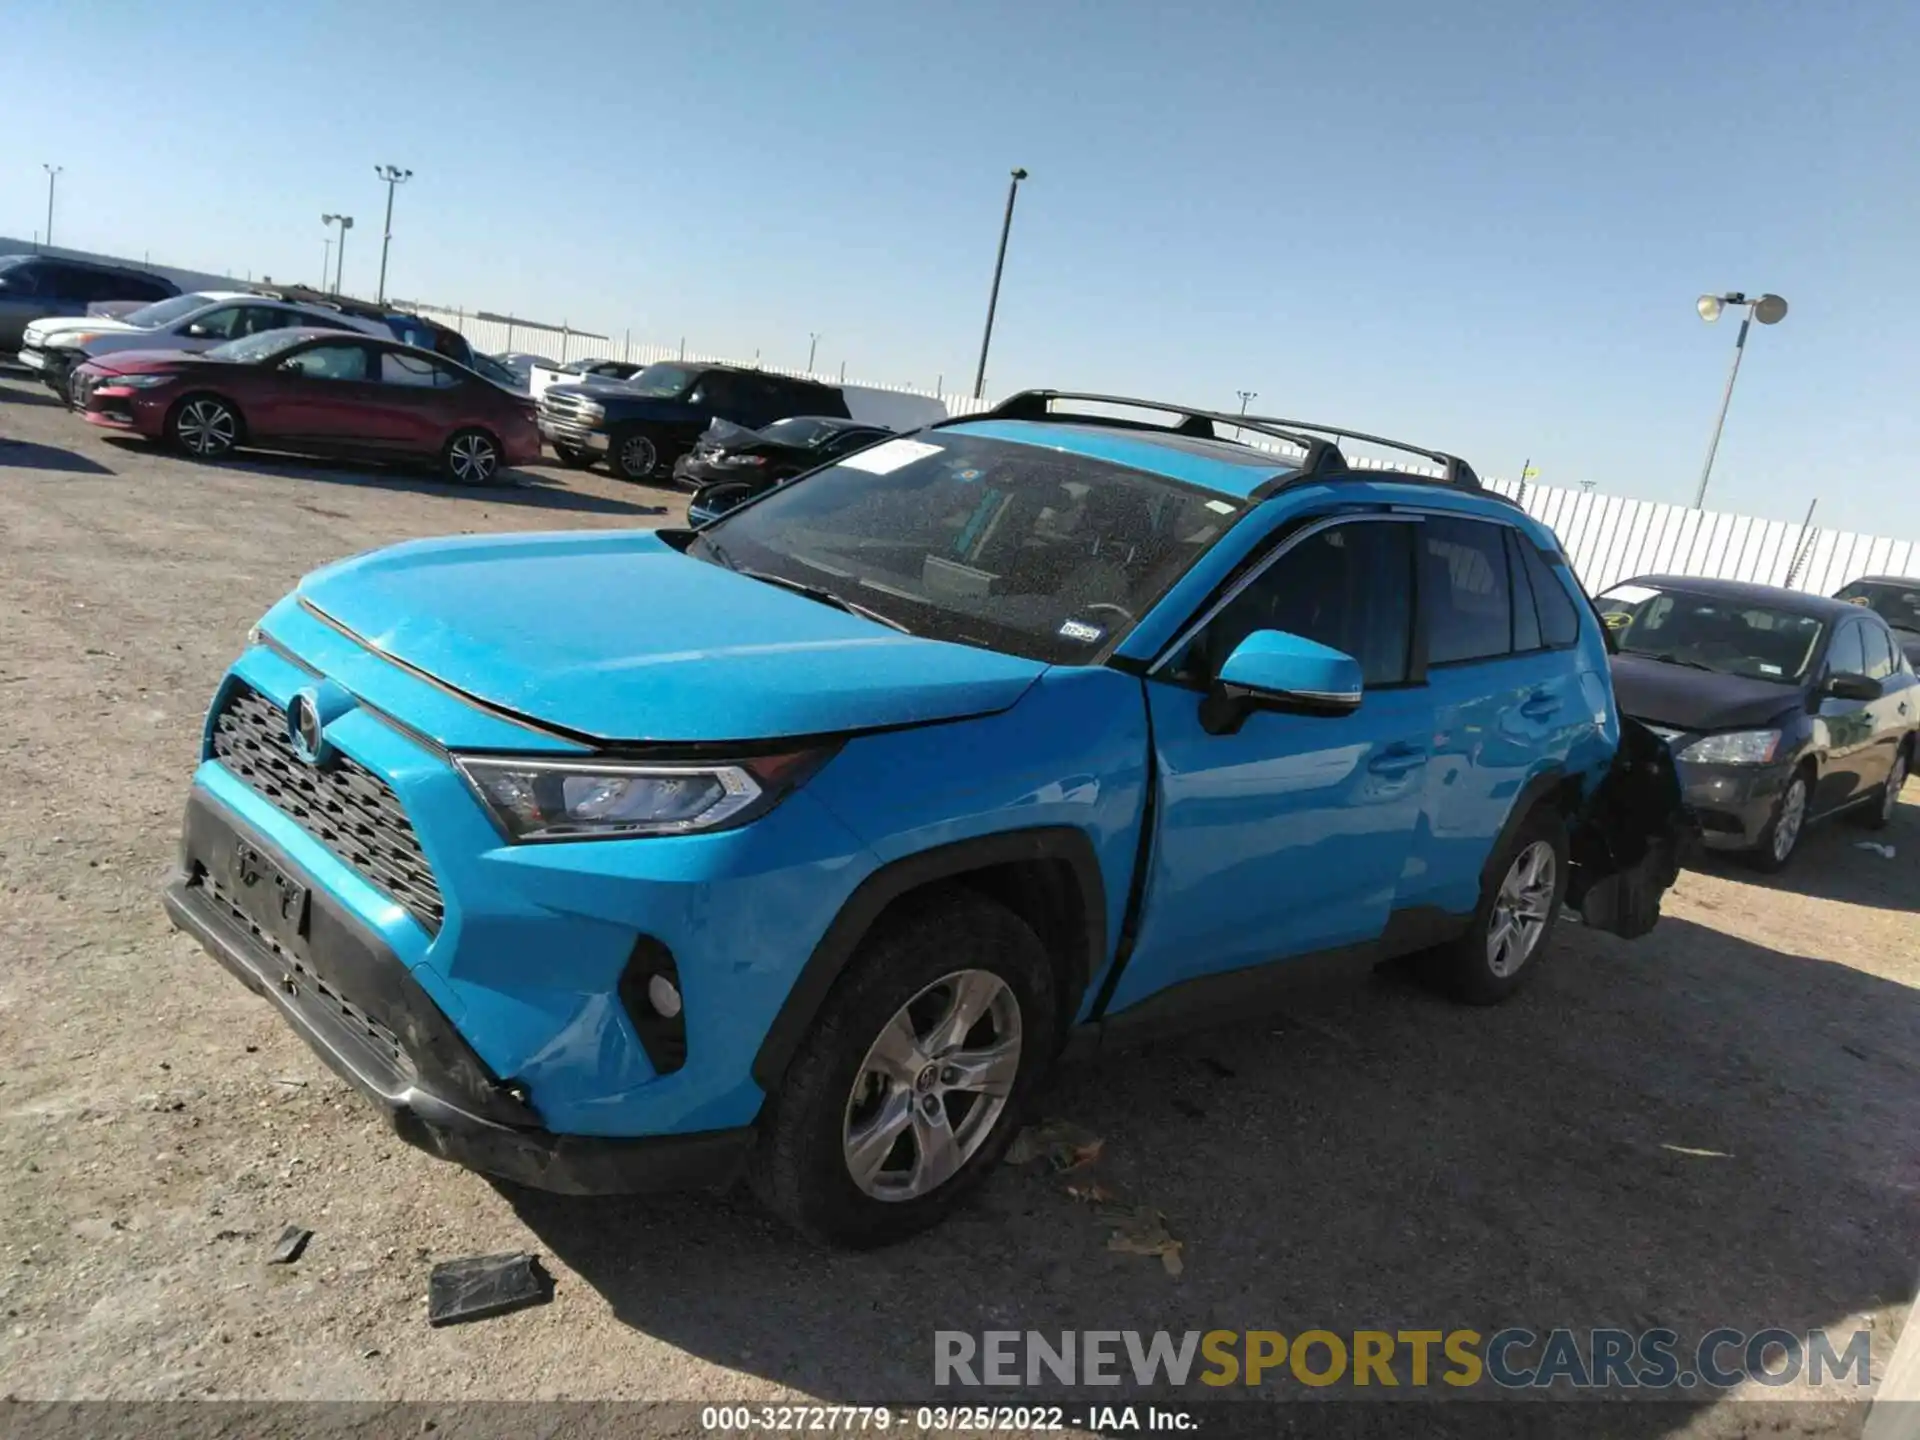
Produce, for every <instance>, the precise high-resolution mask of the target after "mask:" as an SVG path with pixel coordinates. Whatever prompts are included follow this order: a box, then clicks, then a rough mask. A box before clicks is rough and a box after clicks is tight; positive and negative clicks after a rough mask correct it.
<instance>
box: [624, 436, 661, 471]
mask: <svg viewBox="0 0 1920 1440" xmlns="http://www.w3.org/2000/svg"><path fill="white" fill-rule="evenodd" d="M659 461H660V452H659V451H658V450H656V449H654V446H653V441H651V440H649V439H648V438H647V437H646V436H644V435H629V436H628V437H627V438H626V439H625V440H623V441H621V442H620V470H621V473H623V474H625V475H630V476H635V477H640V478H644V477H645V476H648V475H651V474H652V473H653V467H654V466H655V465H657V464H658V463H659Z"/></svg>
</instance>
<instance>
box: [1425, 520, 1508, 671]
mask: <svg viewBox="0 0 1920 1440" xmlns="http://www.w3.org/2000/svg"><path fill="white" fill-rule="evenodd" d="M1505 528H1506V527H1504V526H1501V525H1492V524H1489V523H1487V522H1486V521H1483V520H1461V519H1457V518H1455V517H1453V516H1434V517H1431V518H1429V519H1428V520H1427V521H1426V523H1425V524H1424V525H1423V526H1422V527H1421V529H1422V530H1423V531H1424V532H1425V536H1424V546H1423V548H1424V554H1425V562H1424V563H1425V571H1424V575H1423V580H1424V582H1425V583H1424V584H1423V585H1422V587H1421V588H1422V595H1423V597H1424V599H1425V602H1426V611H1427V663H1428V664H1430V665H1451V664H1459V663H1462V662H1465V661H1470V660H1490V659H1493V658H1494V657H1496V656H1500V655H1506V654H1509V653H1511V651H1512V649H1513V609H1512V605H1513V601H1512V593H1511V591H1510V589H1509V587H1508V584H1507V551H1506V541H1505V538H1504V534H1505Z"/></svg>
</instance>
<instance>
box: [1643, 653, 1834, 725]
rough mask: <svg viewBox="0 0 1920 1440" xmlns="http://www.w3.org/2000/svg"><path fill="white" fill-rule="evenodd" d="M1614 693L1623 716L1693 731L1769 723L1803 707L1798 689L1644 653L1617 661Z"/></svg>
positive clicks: (1648, 723)
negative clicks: (1643, 654) (1652, 657)
mask: <svg viewBox="0 0 1920 1440" xmlns="http://www.w3.org/2000/svg"><path fill="white" fill-rule="evenodd" d="M1613 693H1614V698H1615V699H1616V701H1617V702H1618V703H1619V706H1620V713H1621V714H1623V715H1631V716H1632V717H1633V718H1634V719H1636V720H1638V721H1641V722H1642V723H1643V724H1647V725H1654V726H1663V727H1665V728H1668V729H1672V730H1685V731H1689V732H1697V731H1707V730H1731V729H1735V728H1737V727H1740V726H1752V725H1765V724H1766V723H1767V722H1768V721H1770V720H1772V719H1774V718H1775V717H1776V716H1778V715H1780V714H1782V713H1784V712H1786V711H1788V710H1793V709H1797V708H1799V707H1800V706H1801V705H1803V703H1804V701H1803V700H1802V694H1803V692H1802V691H1801V689H1800V687H1799V686H1798V685H1788V684H1781V683H1779V682H1777V681H1772V680H1749V679H1747V678H1746V677H1745V676H1741V675H1719V674H1714V673H1710V672H1708V671H1706V670H1693V669H1689V668H1688V667H1687V666H1685V665H1669V664H1667V663H1666V662H1665V661H1661V660H1649V659H1647V658H1646V657H1645V656H1641V655H1616V656H1614V657H1613Z"/></svg>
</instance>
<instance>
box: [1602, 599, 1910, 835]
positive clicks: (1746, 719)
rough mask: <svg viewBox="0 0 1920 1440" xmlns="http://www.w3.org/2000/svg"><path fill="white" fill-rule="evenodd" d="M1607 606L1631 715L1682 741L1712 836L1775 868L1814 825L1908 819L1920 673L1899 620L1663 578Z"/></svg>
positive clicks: (1690, 785)
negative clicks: (1902, 806) (1893, 623)
mask: <svg viewBox="0 0 1920 1440" xmlns="http://www.w3.org/2000/svg"><path fill="white" fill-rule="evenodd" d="M1597 604H1598V605H1599V608H1600V613H1601V615H1602V617H1603V618H1604V619H1605V621H1606V624H1607V628H1608V630H1609V631H1610V632H1611V635H1612V638H1613V641H1614V643H1615V650H1616V653H1615V655H1614V658H1613V688H1614V692H1615V694H1616V696H1617V697H1618V699H1619V704H1620V711H1621V713H1622V714H1624V715H1631V716H1632V717H1633V718H1634V719H1636V720H1639V721H1641V722H1643V723H1644V724H1646V725H1647V726H1649V727H1650V728H1652V729H1653V730H1655V731H1656V732H1657V733H1659V734H1660V735H1661V736H1662V737H1663V738H1664V739H1665V740H1666V741H1667V743H1668V744H1669V745H1670V746H1671V747H1672V749H1673V755H1674V759H1675V761H1676V762H1677V764H1678V768H1679V771H1680V782H1681V785H1682V786H1683V787H1684V789H1685V792H1686V798H1687V802H1688V804H1690V805H1691V806H1692V807H1693V809H1694V811H1695V813H1696V815H1697V816H1698V817H1699V821H1700V827H1701V831H1702V834H1703V836H1704V838H1705V840H1706V843H1707V844H1708V845H1710V846H1713V847H1714V848H1716V849H1723V850H1735V851H1739V852H1740V853H1741V855H1742V856H1743V858H1745V859H1746V860H1747V861H1748V862H1749V863H1750V864H1752V865H1753V866H1755V867H1756V868H1758V869H1761V870H1779V869H1781V868H1782V867H1784V866H1785V865H1786V863H1787V862H1788V861H1789V860H1791V859H1792V858H1793V853H1794V850H1795V848H1796V847H1797V846H1798V845H1799V843H1800V837H1801V835H1802V833H1803V832H1804V831H1805V828H1806V826H1807V825H1808V824H1809V823H1810V822H1812V821H1814V820H1819V819H1823V818H1825V817H1826V816H1829V815H1834V814H1838V813H1840V812H1842V811H1845V812H1848V813H1849V814H1850V815H1852V816H1853V817H1854V818H1856V819H1857V820H1859V821H1860V822H1861V823H1862V824H1865V825H1867V826H1870V827H1872V828H1874V829H1878V828H1880V827H1882V826H1884V825H1886V824H1887V823H1888V821H1890V820H1891V819H1892V818H1893V814H1894V809H1895V807H1896V806H1897V805H1898V803H1899V794H1900V787H1901V786H1902V785H1904V784H1905V783H1906V778H1907V775H1908V774H1909V772H1910V770H1911V768H1912V764H1913V760H1914V750H1915V745H1916V743H1917V742H1916V730H1917V729H1920V680H1917V679H1916V678H1915V676H1914V672H1913V667H1912V666H1911V665H1909V664H1908V662H1907V660H1906V657H1905V656H1904V655H1902V654H1901V651H1900V645H1899V641H1898V640H1897V639H1896V637H1895V636H1894V633H1893V631H1892V630H1891V629H1890V628H1889V627H1888V625H1887V623H1886V621H1884V620H1883V619H1881V618H1880V616H1879V615H1877V614H1875V613H1874V612H1873V611H1871V610H1868V609H1865V608H1863V607H1861V606H1858V605H1853V604H1849V603H1848V602H1846V601H1844V600H1831V599H1827V598H1825V597H1823V596H1818V595H1804V594H1801V593H1800V592H1798V591H1794V590H1781V589H1777V588H1775V587H1773V586H1771V585H1749V584H1745V583H1742V582H1738V581H1732V580H1705V579H1699V578H1696V577H1691V576H1672V575H1652V576H1646V577H1644V578H1641V579H1636V580H1630V581H1626V582H1624V583H1622V584H1619V585H1615V586H1614V587H1613V588H1612V589H1610V590H1608V591H1607V592H1606V593H1605V594H1604V595H1602V596H1601V597H1600V598H1599V600H1598V602H1597Z"/></svg>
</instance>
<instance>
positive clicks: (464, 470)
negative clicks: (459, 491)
mask: <svg viewBox="0 0 1920 1440" xmlns="http://www.w3.org/2000/svg"><path fill="white" fill-rule="evenodd" d="M440 473H441V475H442V476H444V477H445V478H446V479H448V480H451V481H452V482H453V483H454V484H456V485H491V484H492V483H493V482H494V481H495V480H496V479H497V478H498V477H499V475H500V442H499V441H498V440H496V439H494V438H493V436H492V435H490V434H489V433H487V432H486V431H485V430H478V429H475V430H459V431H456V432H455V433H454V434H453V436H452V438H451V439H449V440H448V441H447V446H446V449H444V450H442V451H441V452H440Z"/></svg>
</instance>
